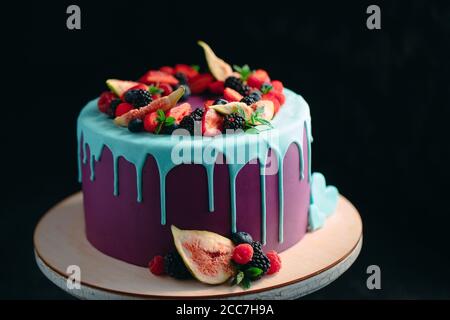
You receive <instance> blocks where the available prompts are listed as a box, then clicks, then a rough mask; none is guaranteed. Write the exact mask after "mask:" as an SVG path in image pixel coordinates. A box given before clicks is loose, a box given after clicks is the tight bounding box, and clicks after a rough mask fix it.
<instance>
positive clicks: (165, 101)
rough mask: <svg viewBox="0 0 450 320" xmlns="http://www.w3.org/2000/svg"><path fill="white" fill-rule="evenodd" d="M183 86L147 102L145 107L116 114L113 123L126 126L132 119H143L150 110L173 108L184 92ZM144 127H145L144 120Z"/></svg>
mask: <svg viewBox="0 0 450 320" xmlns="http://www.w3.org/2000/svg"><path fill="white" fill-rule="evenodd" d="M184 91H185V90H184V87H183V86H180V87H179V88H178V89H177V90H175V91H174V92H172V93H171V94H169V95H168V96H166V97H162V98H159V99H157V100H153V101H152V102H151V103H150V104H148V105H147V106H145V107H141V108H139V109H133V110H130V111H128V112H127V113H125V114H121V115H120V116H117V115H116V118H115V119H114V123H115V124H116V125H118V126H128V123H129V122H130V121H131V120H133V119H137V118H139V119H143V118H144V117H145V116H146V115H147V114H150V113H152V112H155V111H156V110H158V109H161V110H162V111H164V112H165V111H167V110H169V109H171V108H173V107H174V106H175V105H176V104H177V102H178V100H180V98H181V97H182V96H183V94H184ZM144 127H145V121H144Z"/></svg>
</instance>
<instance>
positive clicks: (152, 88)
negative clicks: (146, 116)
mask: <svg viewBox="0 0 450 320" xmlns="http://www.w3.org/2000/svg"><path fill="white" fill-rule="evenodd" d="M148 92H150V94H152V95H154V94H161V93H163V92H164V90H162V89H160V88H158V87H156V86H150V87H148Z"/></svg>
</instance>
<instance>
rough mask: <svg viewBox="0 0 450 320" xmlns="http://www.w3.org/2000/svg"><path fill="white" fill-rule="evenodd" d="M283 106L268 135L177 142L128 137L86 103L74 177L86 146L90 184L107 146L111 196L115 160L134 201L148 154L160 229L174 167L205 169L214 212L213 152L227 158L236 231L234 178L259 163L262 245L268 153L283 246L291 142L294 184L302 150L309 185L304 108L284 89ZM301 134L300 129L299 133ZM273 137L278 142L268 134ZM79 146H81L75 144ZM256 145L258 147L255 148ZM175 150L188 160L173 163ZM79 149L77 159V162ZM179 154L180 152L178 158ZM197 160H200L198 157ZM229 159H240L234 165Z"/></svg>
mask: <svg viewBox="0 0 450 320" xmlns="http://www.w3.org/2000/svg"><path fill="white" fill-rule="evenodd" d="M285 95H286V104H285V105H284V106H283V108H281V109H280V111H279V113H278V114H277V116H276V117H275V118H274V119H273V121H272V124H273V126H274V130H270V131H264V132H261V133H259V134H236V135H224V136H217V137H214V138H210V137H203V138H202V137H183V136H163V135H161V136H159V135H150V134H149V133H144V132H143V133H131V132H129V131H128V130H127V129H126V128H119V127H117V126H115V125H114V123H113V121H111V119H109V118H108V117H107V116H106V115H104V114H102V113H100V112H99V111H98V109H97V100H92V101H91V102H89V103H88V104H87V106H86V107H85V108H83V110H82V111H81V113H80V116H79V117H78V126H77V140H78V151H77V152H78V177H79V180H80V182H81V180H82V179H81V178H82V175H81V173H82V170H81V167H82V163H84V164H86V162H87V160H88V159H87V153H86V147H87V146H89V150H90V159H89V160H90V170H91V179H92V180H94V179H95V161H99V160H100V157H101V154H102V150H103V147H104V146H107V147H108V148H109V149H110V150H111V152H112V155H113V161H114V163H113V167H114V172H113V174H114V195H115V196H118V195H119V186H120V181H119V173H118V170H119V168H118V161H119V158H120V157H123V158H124V159H125V160H127V161H129V162H130V163H132V164H133V165H134V166H135V168H136V193H137V201H138V202H141V201H144V199H143V198H142V170H143V168H144V165H145V162H146V159H147V156H148V155H151V156H152V157H153V158H154V159H155V161H156V164H157V167H158V171H159V177H160V200H161V224H162V225H165V224H166V220H167V219H166V177H167V174H168V173H169V172H170V170H172V169H173V168H174V167H175V166H177V165H179V164H181V163H196V164H201V165H203V167H204V168H205V170H206V176H207V180H208V208H209V211H210V212H214V166H215V160H216V157H217V155H218V154H219V153H222V154H223V155H224V157H225V158H226V159H227V165H228V170H229V174H230V182H229V183H230V201H231V203H230V205H231V217H230V220H231V229H232V230H231V231H233V232H235V231H237V212H236V210H237V208H236V179H237V176H238V174H239V172H240V170H241V169H242V168H243V167H244V166H245V165H246V164H247V163H249V162H250V161H251V160H257V161H259V165H260V191H261V223H262V226H261V238H262V239H261V240H262V242H263V243H266V237H267V234H266V222H267V219H266V180H265V175H266V174H269V173H268V170H266V165H267V156H268V151H269V149H270V150H272V152H274V153H275V155H276V158H277V162H278V194H279V197H278V198H279V218H278V221H279V227H278V230H279V235H278V238H279V241H280V242H283V229H284V197H283V195H284V192H283V160H284V157H285V154H286V152H287V150H288V148H289V146H290V145H291V144H292V143H295V144H296V145H297V147H298V149H299V154H300V165H299V170H300V179H303V176H304V174H303V171H304V170H303V169H304V159H303V150H304V148H305V147H306V148H307V150H308V160H309V161H308V163H309V165H308V181H310V180H311V142H312V136H311V118H310V114H309V107H308V104H307V103H306V102H305V100H304V99H303V98H302V97H301V96H300V95H297V94H295V93H294V92H292V91H290V90H288V89H285ZM305 129H306V130H305ZM305 131H306V134H307V137H306V141H307V146H304V145H303V134H304V132H305ZM274 132H278V139H276V137H274V135H273V133H274ZM81 141H83V143H81ZM256 145H258V148H256V147H255V146H256ZM175 146H177V147H179V148H181V149H183V150H187V151H186V152H188V153H189V154H191V155H193V157H191V158H190V159H189V160H190V161H181V162H177V163H176V162H175V161H174V160H173V158H172V150H173V149H174V147H175ZM238 148H245V150H246V152H245V155H244V157H243V158H242V159H235V158H236V157H237V152H236V150H237V149H238ZM81 150H83V159H81ZM205 150H210V151H211V156H210V157H211V159H212V160H213V161H211V159H210V161H209V162H208V163H207V162H206V161H205V163H204V161H203V158H202V155H203V154H204V152H205ZM183 154H184V153H183ZM199 155H200V157H199ZM235 160H240V161H239V162H238V164H235V162H236V161H235Z"/></svg>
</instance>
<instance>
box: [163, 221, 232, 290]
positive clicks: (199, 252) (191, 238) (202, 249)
mask: <svg viewBox="0 0 450 320" xmlns="http://www.w3.org/2000/svg"><path fill="white" fill-rule="evenodd" d="M171 229H172V235H173V240H174V242H175V247H176V248H177V251H178V253H179V254H180V256H181V257H182V258H183V261H184V263H185V265H186V267H187V268H188V269H189V271H190V272H191V273H192V275H193V276H194V277H195V278H196V279H197V280H199V281H200V282H203V283H207V284H221V283H224V282H225V281H227V280H228V279H229V278H230V277H232V276H233V275H234V274H235V269H234V267H233V265H232V262H231V256H232V254H233V250H234V245H233V242H232V241H231V240H230V239H228V238H225V237H223V236H221V235H219V234H217V233H214V232H210V231H199V230H181V229H178V228H177V227H175V226H174V225H172V226H171Z"/></svg>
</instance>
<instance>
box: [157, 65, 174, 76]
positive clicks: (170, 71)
mask: <svg viewBox="0 0 450 320" xmlns="http://www.w3.org/2000/svg"><path fill="white" fill-rule="evenodd" d="M159 71H162V72H165V73H168V74H172V75H173V74H175V69H174V68H172V67H170V66H162V67H161V68H159Z"/></svg>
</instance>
